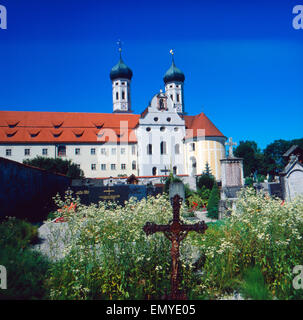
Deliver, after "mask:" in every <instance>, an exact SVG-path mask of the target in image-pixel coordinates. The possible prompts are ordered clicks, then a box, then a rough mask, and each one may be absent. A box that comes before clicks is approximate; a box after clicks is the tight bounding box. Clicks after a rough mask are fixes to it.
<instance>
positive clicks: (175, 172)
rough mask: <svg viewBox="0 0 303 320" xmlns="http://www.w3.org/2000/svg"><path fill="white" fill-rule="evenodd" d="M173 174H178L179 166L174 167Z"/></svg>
mask: <svg viewBox="0 0 303 320" xmlns="http://www.w3.org/2000/svg"><path fill="white" fill-rule="evenodd" d="M173 173H174V174H177V166H174V167H173Z"/></svg>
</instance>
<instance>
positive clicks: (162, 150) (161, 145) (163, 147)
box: [160, 141, 166, 154]
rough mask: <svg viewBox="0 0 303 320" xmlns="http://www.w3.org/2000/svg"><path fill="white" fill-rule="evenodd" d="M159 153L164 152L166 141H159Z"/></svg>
mask: <svg viewBox="0 0 303 320" xmlns="http://www.w3.org/2000/svg"><path fill="white" fill-rule="evenodd" d="M160 154H166V142H165V141H162V142H161V143H160Z"/></svg>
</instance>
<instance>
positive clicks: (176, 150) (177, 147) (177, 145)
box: [175, 143, 180, 154]
mask: <svg viewBox="0 0 303 320" xmlns="http://www.w3.org/2000/svg"><path fill="white" fill-rule="evenodd" d="M175 154H180V145H179V143H177V144H175Z"/></svg>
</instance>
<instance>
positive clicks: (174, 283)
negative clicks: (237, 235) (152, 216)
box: [143, 194, 207, 300]
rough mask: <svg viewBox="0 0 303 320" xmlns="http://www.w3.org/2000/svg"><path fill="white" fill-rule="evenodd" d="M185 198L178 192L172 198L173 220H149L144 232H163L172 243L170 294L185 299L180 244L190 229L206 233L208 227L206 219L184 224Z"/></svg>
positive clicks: (171, 297)
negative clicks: (183, 206)
mask: <svg viewBox="0 0 303 320" xmlns="http://www.w3.org/2000/svg"><path fill="white" fill-rule="evenodd" d="M182 201H183V199H182V198H181V197H180V196H179V195H178V194H176V195H175V196H174V197H173V198H171V203H172V207H173V220H172V221H170V223H169V224H166V225H161V224H155V223H153V222H147V223H146V224H145V226H144V227H143V230H144V232H145V233H146V235H147V236H149V235H151V234H154V233H156V232H163V233H164V235H165V236H166V238H168V239H169V240H170V241H171V243H172V246H171V251H170V252H171V258H172V270H171V294H170V295H169V296H168V299H170V300H185V299H186V296H185V294H184V293H183V292H182V290H180V288H179V286H180V261H179V258H180V253H179V246H180V242H181V241H182V240H183V239H184V238H185V237H186V236H187V234H188V232H189V231H196V232H198V233H204V232H205V230H206V229H207V225H206V224H205V222H204V221H200V222H198V223H195V224H184V223H183V222H182V220H180V207H181V204H182Z"/></svg>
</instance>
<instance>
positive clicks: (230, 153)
mask: <svg viewBox="0 0 303 320" xmlns="http://www.w3.org/2000/svg"><path fill="white" fill-rule="evenodd" d="M225 145H226V146H229V150H228V157H229V158H233V157H234V152H233V146H236V145H237V143H236V142H233V138H229V139H228V142H225Z"/></svg>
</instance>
